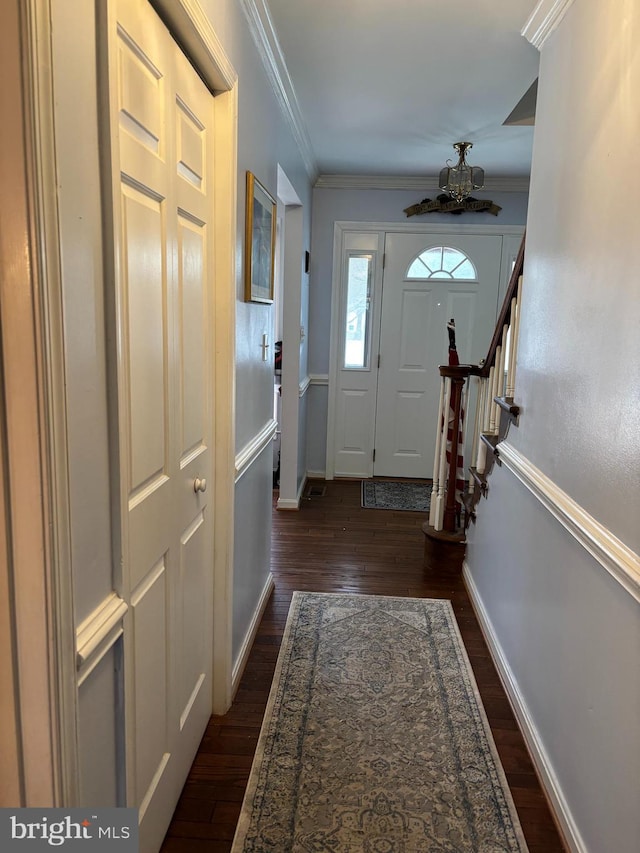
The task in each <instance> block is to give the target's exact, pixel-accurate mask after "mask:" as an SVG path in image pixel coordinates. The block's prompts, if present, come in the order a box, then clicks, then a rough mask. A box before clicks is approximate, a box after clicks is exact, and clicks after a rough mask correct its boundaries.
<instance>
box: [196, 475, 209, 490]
mask: <svg viewBox="0 0 640 853" xmlns="http://www.w3.org/2000/svg"><path fill="white" fill-rule="evenodd" d="M206 489H207V481H206V480H205V478H204V477H203V478H202V479H200V477H196V478H195V480H194V481H193V491H194V492H204V491H206Z"/></svg>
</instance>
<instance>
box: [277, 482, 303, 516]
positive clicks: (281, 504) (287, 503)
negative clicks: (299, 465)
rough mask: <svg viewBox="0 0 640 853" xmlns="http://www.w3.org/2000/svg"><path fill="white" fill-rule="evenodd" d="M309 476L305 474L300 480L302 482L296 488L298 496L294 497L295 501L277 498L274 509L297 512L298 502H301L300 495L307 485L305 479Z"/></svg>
mask: <svg viewBox="0 0 640 853" xmlns="http://www.w3.org/2000/svg"><path fill="white" fill-rule="evenodd" d="M308 476H309V475H308V474H305V475H304V477H303V478H302V482H301V483H300V486H299V488H298V494H297V495H296V498H295V500H293V499H292V498H278V502H277V504H276V509H288V510H298V509H300V501H301V500H302V494H303V492H304V490H305V487H306V485H307V477H308Z"/></svg>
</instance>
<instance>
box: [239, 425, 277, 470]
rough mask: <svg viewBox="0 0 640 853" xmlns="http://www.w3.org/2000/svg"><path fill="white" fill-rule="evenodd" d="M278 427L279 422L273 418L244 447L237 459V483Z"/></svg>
mask: <svg viewBox="0 0 640 853" xmlns="http://www.w3.org/2000/svg"><path fill="white" fill-rule="evenodd" d="M277 429H278V424H277V423H276V421H274V420H273V418H272V419H271V420H270V421H267V423H266V424H265V425H264V426H263V427H262V429H261V430H260V432H259V433H258V434H257V435H256V436H254V437H253V438H252V439H251V441H250V442H249V443H248V444H245V446H244V447H243V448H242V450H241V451H240V453H238V455H237V456H236V459H235V469H236V470H235V481H236V483H237V482H238V480H239V479H240V477H242V475H243V474H246V472H247V471H248V470H249V468H250V467H251V466H252V465H253V463H254V462H255V461H256V459H257V458H258V457H259V456H260V454H261V453H262V451H263V450H264V449H265V448H266V447H267V446H268V445H269V442H270V441H272V439H273V437H274V436H275V434H276V431H277Z"/></svg>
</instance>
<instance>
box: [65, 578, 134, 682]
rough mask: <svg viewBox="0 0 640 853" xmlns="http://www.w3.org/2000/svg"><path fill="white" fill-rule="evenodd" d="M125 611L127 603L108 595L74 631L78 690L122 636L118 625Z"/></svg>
mask: <svg viewBox="0 0 640 853" xmlns="http://www.w3.org/2000/svg"><path fill="white" fill-rule="evenodd" d="M128 610H129V606H128V605H127V602H126V601H124V600H123V599H122V598H120V596H119V595H118V594H117V593H115V592H112V593H111V595H108V596H107V597H106V598H105V600H104V601H103V602H102V603H101V604H99V605H98V606H97V607H96V608H95V610H94V611H93V612H92V613H90V614H89V616H87V618H86V619H85V620H84V621H83V622H82V623H81V624H80V625H79V626H78V628H77V630H76V647H77V650H78V651H77V653H76V665H77V668H78V687H81V686H82V684H83V682H84V681H86V679H87V677H88V676H89V675H90V674H91V673H92V672H93V670H94V669H95V668H96V666H98V664H99V663H100V661H101V660H102V658H103V657H104V656H105V655H106V654H107V653H108V652H109V650H110V649H111V648H112V646H113V644H114V643H115V642H116V640H117V639H118V638H119V637H121V636H122V634H123V633H124V626H123V624H122V621H123V619H124V617H125V615H126V613H127V611H128Z"/></svg>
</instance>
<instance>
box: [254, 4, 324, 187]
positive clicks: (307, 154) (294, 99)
mask: <svg viewBox="0 0 640 853" xmlns="http://www.w3.org/2000/svg"><path fill="white" fill-rule="evenodd" d="M241 6H242V8H243V10H244V13H245V17H246V19H247V21H248V23H249V29H250V31H251V35H252V37H253V40H254V42H255V44H256V47H257V49H258V52H259V54H260V57H261V59H262V62H263V65H264V67H265V70H266V72H267V77H268V78H269V82H270V83H271V87H272V88H273V91H274V93H275V95H276V98H277V99H278V102H279V104H280V106H281V108H282V112H283V114H284V117H285V119H286V120H287V122H288V124H289V126H290V128H291V132H292V133H293V138H294V139H295V141H296V143H297V145H298V148H299V149H300V154H301V156H302V160H303V162H304V166H305V169H306V170H307V174H308V175H309V179H310V180H311V183H313V182H314V181H315V179H316V178H317V176H318V166H317V163H316V156H315V154H314V151H313V147H312V145H311V140H310V138H309V133H308V131H307V128H306V125H305V122H304V118H303V117H302V110H301V109H300V105H299V103H298V96H297V95H296V90H295V89H294V86H293V82H292V80H291V77H290V75H289V69H288V68H287V63H286V61H285V58H284V54H283V53H282V48H281V47H280V42H279V41H278V36H277V33H276V31H275V27H274V25H273V21H272V19H271V14H270V12H269V9H268V8H267V4H266V3H265V2H264V0H241Z"/></svg>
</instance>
